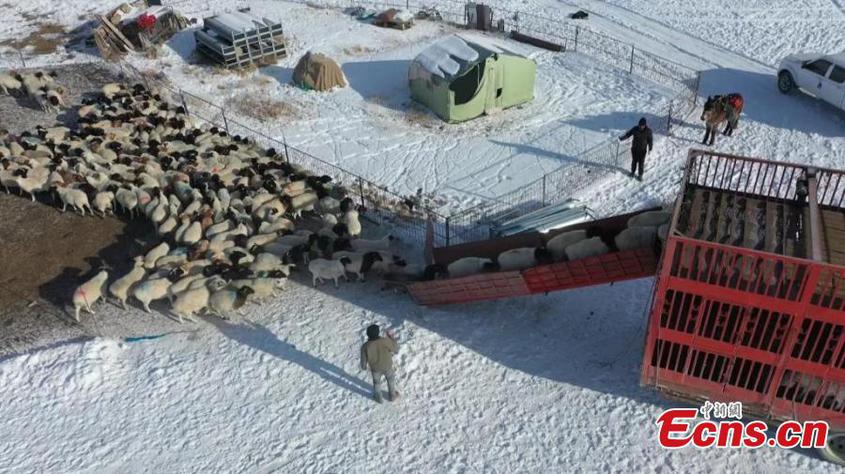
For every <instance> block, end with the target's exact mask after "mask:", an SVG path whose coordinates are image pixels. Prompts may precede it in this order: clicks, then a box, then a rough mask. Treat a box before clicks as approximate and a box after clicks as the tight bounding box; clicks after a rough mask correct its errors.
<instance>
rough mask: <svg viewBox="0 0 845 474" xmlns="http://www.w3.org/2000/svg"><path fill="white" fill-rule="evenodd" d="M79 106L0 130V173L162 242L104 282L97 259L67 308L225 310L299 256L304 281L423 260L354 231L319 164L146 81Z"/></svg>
mask: <svg viewBox="0 0 845 474" xmlns="http://www.w3.org/2000/svg"><path fill="white" fill-rule="evenodd" d="M18 77H20V79H18ZM9 78H11V79H14V80H17V81H19V82H21V83H22V84H24V86H23V87H25V88H26V90H27V91H29V85H28V84H29V82H28V81H31V80H34V79H33V78H37V79H38V80H40V81H43V82H44V83H45V84H53V76H51V75H50V74H45V73H43V72H35V73H33V74H27V75H22V76H5V77H4V78H3V80H4V87H5V88H6V89H13V88H14V87H13V86H14V85H15V83H12V81H11V80H10V79H9ZM48 78H49V79H48ZM39 90H41V89H39ZM46 90H47V91H48V93H49V91H51V90H56V89H54V88H52V86H50V85H47V86H46ZM78 115H79V118H78V124H77V126H75V127H74V128H73V129H71V128H68V127H62V126H57V127H52V128H43V127H37V128H36V130H35V132H34V133H28V132H24V133H22V134H21V135H20V136H12V135H10V134H8V133H7V134H5V135H0V186H2V187H3V188H5V190H6V191H7V192H10V189H13V188H16V189H17V190H18V192H19V193H27V194H29V195H30V196H31V198H32V199H33V201H34V200H35V194H37V193H51V194H52V196H53V199H54V202H55V200H56V199H58V200H59V201H60V202H61V206H62V212H64V211H65V210H66V209H67V207H71V208H73V209H75V210H77V211H78V212H79V213H81V214H82V215H85V214H86V211H87V212H89V213H91V214H94V213H99V214H100V215H101V216H105V215H106V214H107V213H111V212H114V210H116V209H120V210H122V211H123V212H125V213H126V214H128V215H129V216H131V217H135V216H139V215H141V216H143V217H144V218H146V219H147V220H149V222H150V223H151V224H152V225H153V226H154V228H155V230H156V233H157V235H158V237H159V239H160V242H159V243H158V244H157V245H155V246H154V247H152V248H151V249H150V250H149V251H147V252H146V254H144V255H140V256H137V257H135V264H134V268H132V270H130V271H129V272H128V273H127V274H125V275H122V276H121V277H120V278H117V279H116V280H114V281H112V282H111V283H110V284H109V274H108V272H107V271H106V270H101V271H100V272H99V273H98V274H97V275H95V276H94V277H93V278H91V279H90V280H88V281H86V282H85V283H83V284H82V285H80V286H79V287H78V288H77V289H76V291H75V292H74V293H73V298H72V299H73V306H74V316H75V318H76V320H77V321H79V317H80V312H81V311H82V310H83V309H84V310H85V311H87V312H89V313H92V314H93V312H94V311H93V308H92V307H93V306H94V304H95V303H96V302H97V301H99V300H101V299H104V298H105V296H106V292H108V293H109V294H110V295H111V296H112V297H113V298H114V299H115V300H116V301H117V302H118V303H120V304H121V305H122V306H123V307H124V308H125V307H126V301H127V299H128V298H130V297H133V298H134V299H135V300H137V301H138V302H140V303H141V305H142V306H143V308H144V309H145V310H146V311H150V306H149V305H150V303H152V302H154V301H157V300H163V299H168V300H169V301H170V303H171V308H172V313H173V314H174V315H175V316H177V317H178V318H179V321H180V322H181V321H182V320H183V318H186V319H191V320H193V319H194V316H195V315H197V314H199V313H201V312H203V311H206V312H208V313H211V314H216V315H219V316H222V317H226V316H228V315H229V314H230V313H231V312H233V311H238V310H240V309H241V308H242V307H243V306H244V304H245V303H246V302H247V299H248V298H249V299H254V300H261V299H265V298H268V297H271V296H272V295H274V293H275V292H276V291H277V290H278V289H280V288H282V287H283V285H284V282H285V281H286V278H287V277H288V276H289V275H290V272H291V270H292V269H294V268H295V267H297V266H302V265H307V269H308V270H309V272H310V273H311V275H312V280H313V283H314V285H316V284H317V283H319V282H322V281H324V280H333V281H334V283H335V285H337V283H338V279H339V278H344V279H346V274H347V272H349V273H353V274H355V275H356V276H357V278H358V279H359V280H363V279H364V275H365V274H366V273H368V272H369V271H371V270H375V271H380V272H384V273H390V272H393V273H398V274H408V273H409V272H417V273H421V272H422V269H421V268H420V269H414V268H412V267H411V266H409V265H407V263H406V262H405V260H404V259H403V258H402V257H401V256H399V255H398V254H396V253H395V252H394V251H392V247H393V246H394V245H393V240H395V239H394V238H393V237H392V236H385V237H384V238H382V239H374V240H368V239H363V238H361V230H362V228H361V222H360V219H359V213H360V212H363V211H365V209H363V207H361V206H356V205H355V203H354V201H353V200H352V199H351V198H350V197H348V196H347V193H346V190H345V188H344V187H343V186H341V185H339V184H335V183H333V182H332V179H331V178H330V177H328V176H316V175H312V174H309V173H308V172H307V171H306V170H304V169H302V168H301V167H299V166H297V165H294V164H290V163H287V162H285V160H284V158H283V157H281V156H280V155H278V154H277V153H276V151H275V150H274V149H272V148H271V149H265V148H263V147H261V146H259V145H257V144H256V143H254V142H252V141H251V140H249V139H247V138H242V137H240V136H231V135H229V134H227V133H226V132H225V131H223V130H220V129H218V128H216V127H213V126H209V125H203V126H195V125H194V124H193V123H192V121H191V118H190V117H189V115H188V114H187V113H186V111H185V110H184V108H183V107H181V106H176V105H173V104H171V103H169V102H168V101H166V100H164V99H163V98H162V97H161V96H160V95H158V94H157V93H156V92H155V91H151V90H147V89H146V88H145V87H144V86H143V85H140V84H136V85H134V86H131V87H129V86H127V85H124V84H118V83H113V84H108V85H106V86H104V87H103V88H102V94H100V95H98V97H96V98H93V99H85V100H83V105H82V106H81V108H80V109H79V113H78Z"/></svg>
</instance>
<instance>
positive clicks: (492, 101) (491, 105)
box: [484, 62, 502, 115]
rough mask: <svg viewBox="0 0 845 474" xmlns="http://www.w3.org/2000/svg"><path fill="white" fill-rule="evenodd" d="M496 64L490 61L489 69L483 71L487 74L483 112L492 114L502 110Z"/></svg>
mask: <svg viewBox="0 0 845 474" xmlns="http://www.w3.org/2000/svg"><path fill="white" fill-rule="evenodd" d="M496 66H497V64H496V63H495V62H492V63H491V64H490V69H488V70H487V72H486V73H485V74H486V75H487V84H488V85H487V88H486V90H485V94H486V100H485V102H484V113H485V114H487V115H492V114H495V113H498V112H500V111H501V110H502V106H501V96H502V81H501V80H500V78H499V70H498V68H497V67H496Z"/></svg>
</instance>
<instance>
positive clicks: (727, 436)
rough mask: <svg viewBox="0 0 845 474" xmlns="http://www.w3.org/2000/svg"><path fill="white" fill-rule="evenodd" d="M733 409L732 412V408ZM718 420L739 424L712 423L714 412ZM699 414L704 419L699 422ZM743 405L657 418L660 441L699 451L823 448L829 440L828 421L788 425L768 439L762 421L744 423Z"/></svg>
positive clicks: (669, 412) (671, 412) (688, 410)
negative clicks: (762, 447)
mask: <svg viewBox="0 0 845 474" xmlns="http://www.w3.org/2000/svg"><path fill="white" fill-rule="evenodd" d="M729 406H730V408H728V407H729ZM711 411H712V412H714V416H716V417H718V418H736V420H721V421H717V420H711V419H710V412H711ZM699 413H701V414H702V415H703V416H702V418H701V419H699V420H698V421H696V418H697V417H698V415H699ZM741 418H742V404H741V403H740V402H733V403H731V404H727V403H721V404H720V403H719V402H717V403H715V404H714V403H711V402H706V403H705V404H704V406H703V407H702V408H700V409H695V408H671V409H669V410H666V411H664V412H663V413H662V414H661V415H660V416H659V417H658V418H657V422H656V423H657V426H658V434H657V440H658V442H659V443H660V446H662V447H664V448H667V449H680V448H686V447H689V446H694V447H696V448H714V447H715V448H759V447H761V446H771V447H775V446H776V447H780V448H795V447H799V446H800V447H802V448H823V447H824V445H825V441H826V440H827V433H828V429H829V427H828V424H827V422H825V421H805V422H803V423H799V422H797V421H786V422H783V423H781V424H780V425H779V426H778V427H777V429H776V430H775V435H774V436H773V437H771V438H770V437H769V436H768V433H767V432H768V430H769V426H768V425H767V424H766V423H765V422H763V421H759V420H754V421H749V422H743V421H738V420H740V419H741Z"/></svg>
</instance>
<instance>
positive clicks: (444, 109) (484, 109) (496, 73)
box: [408, 36, 537, 122]
mask: <svg viewBox="0 0 845 474" xmlns="http://www.w3.org/2000/svg"><path fill="white" fill-rule="evenodd" d="M536 73H537V66H536V65H535V64H534V61H532V60H530V59H528V58H526V57H523V56H521V55H519V54H517V53H515V52H513V51H508V50H505V49H503V48H501V47H498V46H497V45H495V44H492V43H489V44H488V43H485V44H483V45H482V44H481V43H479V42H474V41H469V40H466V39H464V38H461V37H460V36H450V37H447V38H445V39H443V40H441V41H439V42H437V43H435V44H433V45H432V46H430V47H428V48H426V49H425V50H424V51H423V52H421V53H420V54H419V55H418V56H417V57H416V58H415V59H414V60H413V61H412V62H411V66H410V69H409V71H408V79H409V83H410V89H411V97H412V98H413V99H414V100H416V101H417V102H420V103H422V104H424V105H425V106H427V107H428V108H430V109H431V110H432V111H433V112H434V113H435V114H437V116H439V117H440V118H442V119H443V120H445V121H447V122H462V121H465V120H470V119H473V118H475V117H478V116H480V115H482V114H485V113H486V114H490V113H493V112H496V111H499V110H502V109H506V108H508V107H512V106H514V105H518V104H521V103H524V102H528V101H530V100H532V99H533V98H534V79H535V77H536Z"/></svg>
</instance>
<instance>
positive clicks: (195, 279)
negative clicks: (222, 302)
mask: <svg viewBox="0 0 845 474" xmlns="http://www.w3.org/2000/svg"><path fill="white" fill-rule="evenodd" d="M207 280H208V278H206V277H204V276H203V274H202V273H197V274H195V275H187V276H183V277H182V278H180V279H178V280H176V281H175V282H174V283H173V284H171V285H170V287H168V288H167V299H169V300H170V303H171V304H172V303H173V299H174V298H175V297H176V295H177V294H179V293H182V292H183V291H185V290H187V289H188V288H190V287H192V286H193V287H194V288H198V287H200V286H205V285H206V281H207Z"/></svg>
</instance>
